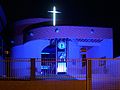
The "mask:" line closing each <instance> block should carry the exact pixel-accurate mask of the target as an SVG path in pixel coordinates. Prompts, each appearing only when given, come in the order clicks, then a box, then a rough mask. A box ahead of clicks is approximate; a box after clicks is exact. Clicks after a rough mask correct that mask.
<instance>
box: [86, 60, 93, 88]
mask: <svg viewBox="0 0 120 90" xmlns="http://www.w3.org/2000/svg"><path fill="white" fill-rule="evenodd" d="M86 68H87V90H92V61H91V60H87V67H86Z"/></svg>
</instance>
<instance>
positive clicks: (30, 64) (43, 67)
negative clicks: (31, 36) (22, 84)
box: [0, 58, 87, 80]
mask: <svg viewBox="0 0 120 90" xmlns="http://www.w3.org/2000/svg"><path fill="white" fill-rule="evenodd" d="M86 63H87V62H86V61H82V60H80V59H66V60H56V59H46V58H45V59H39V58H31V59H5V60H0V64H1V65H2V66H1V73H0V78H1V79H14V80H17V79H18V80H33V79H34V80H35V79H39V80H86V77H87V71H86V70H87V64H86ZM83 64H84V66H83Z"/></svg>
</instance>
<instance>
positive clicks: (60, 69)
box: [57, 62, 67, 72]
mask: <svg viewBox="0 0 120 90" xmlns="http://www.w3.org/2000/svg"><path fill="white" fill-rule="evenodd" d="M57 72H67V67H66V62H60V63H58V67H57Z"/></svg>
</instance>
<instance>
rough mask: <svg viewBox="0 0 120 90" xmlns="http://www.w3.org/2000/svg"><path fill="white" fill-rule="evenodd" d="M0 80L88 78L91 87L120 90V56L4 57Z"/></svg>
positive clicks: (98, 89)
mask: <svg viewBox="0 0 120 90" xmlns="http://www.w3.org/2000/svg"><path fill="white" fill-rule="evenodd" d="M0 68H1V69H0V79H1V80H86V81H87V86H88V87H92V90H101V89H103V90H120V69H119V68H120V59H119V58H116V59H113V58H107V59H106V58H102V59H101V58H92V59H90V58H87V59H86V60H84V61H83V60H81V59H66V60H65V61H64V60H63V61H61V60H56V59H47V60H46V59H39V58H31V59H28V58H27V59H5V60H0Z"/></svg>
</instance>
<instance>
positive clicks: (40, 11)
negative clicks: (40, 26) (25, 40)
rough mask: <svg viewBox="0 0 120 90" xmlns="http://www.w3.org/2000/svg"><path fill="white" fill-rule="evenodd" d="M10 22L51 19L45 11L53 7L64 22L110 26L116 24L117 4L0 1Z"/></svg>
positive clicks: (92, 0)
mask: <svg viewBox="0 0 120 90" xmlns="http://www.w3.org/2000/svg"><path fill="white" fill-rule="evenodd" d="M1 2H2V5H3V7H4V9H5V13H6V14H7V18H8V19H9V20H10V21H16V20H20V19H25V18H37V17H38V18H40V17H47V18H51V14H50V13H48V12H47V11H49V10H52V7H53V5H55V6H56V7H57V10H59V11H60V12H62V13H61V14H59V15H57V17H58V19H61V20H64V22H66V23H69V22H74V24H80V25H85V24H88V25H89V23H91V24H97V25H101V26H103V25H108V26H109V25H111V24H113V22H114V23H115V22H116V23H117V21H118V17H119V16H120V14H118V11H119V3H118V2H115V0H114V2H113V1H110V0H1Z"/></svg>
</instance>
